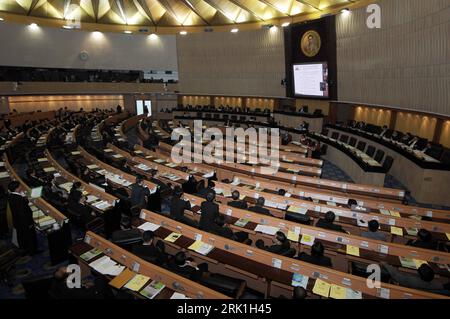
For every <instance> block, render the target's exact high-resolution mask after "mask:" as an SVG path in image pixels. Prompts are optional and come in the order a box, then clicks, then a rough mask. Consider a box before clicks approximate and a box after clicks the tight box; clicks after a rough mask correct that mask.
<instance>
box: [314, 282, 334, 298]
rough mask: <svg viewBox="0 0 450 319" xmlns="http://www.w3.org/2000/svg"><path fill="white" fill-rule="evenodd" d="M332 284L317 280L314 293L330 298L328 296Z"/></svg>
mask: <svg viewBox="0 0 450 319" xmlns="http://www.w3.org/2000/svg"><path fill="white" fill-rule="evenodd" d="M330 288H331V286H330V284H329V283H327V282H325V281H322V280H320V279H316V282H315V284H314V288H313V293H315V294H316V295H319V296H322V297H325V298H328V295H329V294H330Z"/></svg>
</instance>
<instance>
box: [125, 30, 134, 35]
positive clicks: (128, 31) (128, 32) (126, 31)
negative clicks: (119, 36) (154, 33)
mask: <svg viewBox="0 0 450 319" xmlns="http://www.w3.org/2000/svg"><path fill="white" fill-rule="evenodd" d="M123 33H126V34H132V33H133V32H132V31H130V30H125V31H123Z"/></svg>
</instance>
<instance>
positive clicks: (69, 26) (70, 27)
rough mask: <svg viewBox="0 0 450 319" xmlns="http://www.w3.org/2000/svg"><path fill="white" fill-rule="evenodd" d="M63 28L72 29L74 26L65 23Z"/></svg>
mask: <svg viewBox="0 0 450 319" xmlns="http://www.w3.org/2000/svg"><path fill="white" fill-rule="evenodd" d="M63 29H68V30H70V29H73V27H72V26H71V25H63Z"/></svg>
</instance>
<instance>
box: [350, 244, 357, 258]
mask: <svg viewBox="0 0 450 319" xmlns="http://www.w3.org/2000/svg"><path fill="white" fill-rule="evenodd" d="M347 255H352V256H356V257H359V247H355V246H350V245H347Z"/></svg>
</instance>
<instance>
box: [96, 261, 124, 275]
mask: <svg viewBox="0 0 450 319" xmlns="http://www.w3.org/2000/svg"><path fill="white" fill-rule="evenodd" d="M89 266H91V267H92V268H94V269H95V270H96V271H98V272H99V273H101V274H103V275H111V276H117V275H119V274H120V273H121V272H122V271H123V270H124V269H125V266H121V265H118V264H117V263H116V262H115V261H113V260H112V259H111V258H109V257H108V256H103V257H101V258H99V259H97V260H96V261H94V262H92V263H90V264H89Z"/></svg>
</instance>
